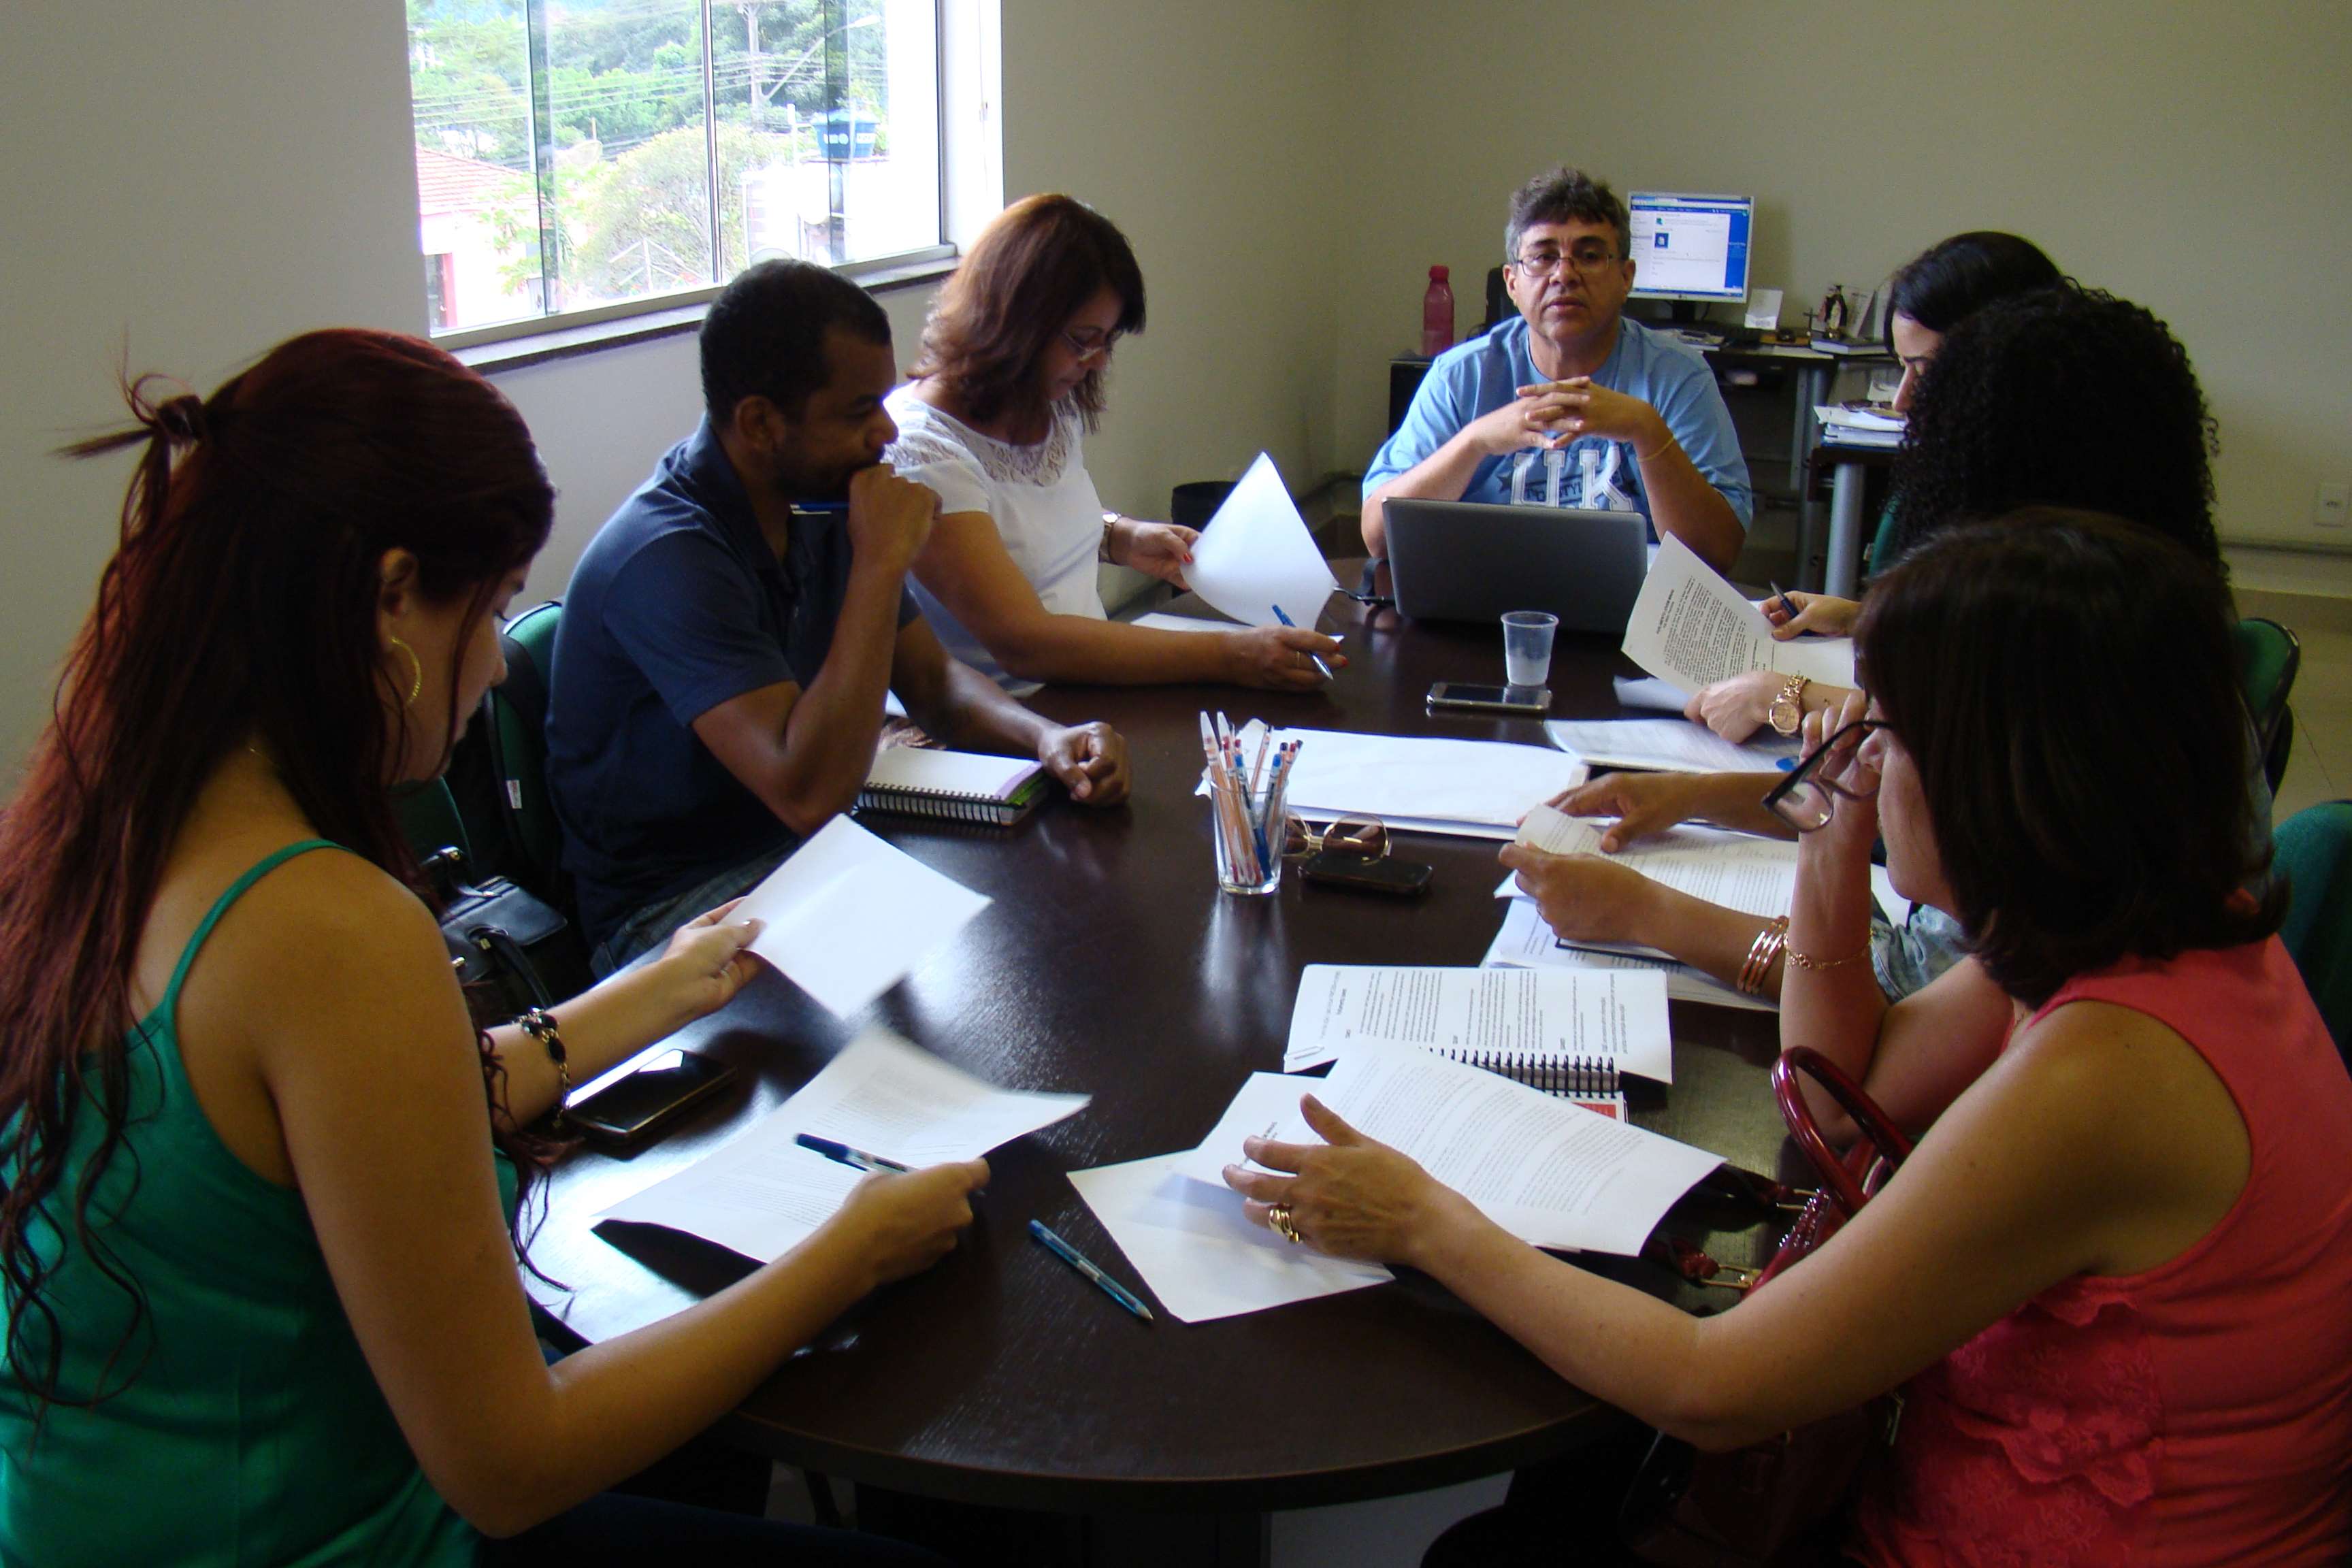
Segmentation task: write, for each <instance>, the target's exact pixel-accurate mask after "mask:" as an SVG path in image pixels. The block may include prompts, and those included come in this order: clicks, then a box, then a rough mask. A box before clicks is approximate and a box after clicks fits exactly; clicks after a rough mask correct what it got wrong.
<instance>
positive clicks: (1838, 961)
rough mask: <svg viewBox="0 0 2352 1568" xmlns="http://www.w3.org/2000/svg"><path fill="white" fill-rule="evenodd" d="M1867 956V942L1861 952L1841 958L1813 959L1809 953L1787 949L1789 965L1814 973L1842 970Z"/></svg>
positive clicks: (1868, 945) (1868, 952) (1850, 953)
mask: <svg viewBox="0 0 2352 1568" xmlns="http://www.w3.org/2000/svg"><path fill="white" fill-rule="evenodd" d="M1869 956H1870V944H1869V943H1868V942H1864V943H1863V944H1862V951H1861V952H1849V953H1847V954H1846V955H1845V956H1844V957H1843V958H1815V957H1814V956H1813V955H1812V954H1811V953H1810V952H1798V951H1797V950H1796V949H1795V948H1793V947H1792V948H1790V949H1789V962H1790V963H1793V964H1795V965H1796V966H1797V967H1798V968H1800V969H1811V970H1815V971H1819V970H1823V969H1843V968H1844V967H1845V966H1846V965H1847V964H1849V963H1861V962H1862V961H1863V960H1864V959H1865V958H1868V957H1869Z"/></svg>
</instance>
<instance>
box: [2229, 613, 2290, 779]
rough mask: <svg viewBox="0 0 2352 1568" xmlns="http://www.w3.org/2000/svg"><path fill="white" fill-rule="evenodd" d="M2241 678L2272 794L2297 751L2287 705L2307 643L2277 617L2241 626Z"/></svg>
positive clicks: (2248, 621)
mask: <svg viewBox="0 0 2352 1568" xmlns="http://www.w3.org/2000/svg"><path fill="white" fill-rule="evenodd" d="M2237 637H2238V676H2239V679H2240V680H2242V682H2243V683H2244V685H2243V689H2244V691H2245V694H2246V711H2247V712H2249V713H2251V714H2252V715H2253V720H2254V739H2255V741H2256V742H2258V743H2259V744H2260V746H2261V749H2262V757H2263V777H2265V778H2267V779H2269V780H2270V784H2271V793H2272V794H2273V795H2275V794H2277V793H2278V786H2279V781H2280V780H2281V779H2283V778H2284V777H2285V776H2286V763H2287V755H2288V753H2289V752H2292V751H2293V750H2294V711H2293V710H2291V709H2289V708H2288V707H2287V705H2286V700H2287V696H2288V694H2289V693H2290V692H2292V691H2294V678H2295V675H2296V672H2297V671H2299V670H2300V669H2302V668H2303V645H2302V644H2301V643H2299V642H2297V641H2296V640H2295V637H2294V633H2293V632H2291V631H2289V630H2287V629H2286V628H2285V627H2284V626H2281V625H2279V624H2278V623H2277V622H2276V621H2273V620H2265V619H2263V618H2262V617H2261V616H2250V617H2248V618H2247V619H2245V620H2242V621H2240V622H2239V623H2238V626H2237Z"/></svg>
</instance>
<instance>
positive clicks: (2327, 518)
mask: <svg viewBox="0 0 2352 1568" xmlns="http://www.w3.org/2000/svg"><path fill="white" fill-rule="evenodd" d="M2348 506H2352V485H2347V484H2346V483H2345V482H2344V481H2343V480H2341V479H2338V480H2337V481H2336V482H2335V483H2334V484H2328V485H2322V486H2320V487H2319V489H2318V491H2317V492H2316V493H2315V494H2314V495H2313V497H2312V498H2311V524H2312V526H2313V527H2314V528H2342V527H2343V526H2344V524H2345V521H2346V517H2345V512H2346V510H2347V507H2348Z"/></svg>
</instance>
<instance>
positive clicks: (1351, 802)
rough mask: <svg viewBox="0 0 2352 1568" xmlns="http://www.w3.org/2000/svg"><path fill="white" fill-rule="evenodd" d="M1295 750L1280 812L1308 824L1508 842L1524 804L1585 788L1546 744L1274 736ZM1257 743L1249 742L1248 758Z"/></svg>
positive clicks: (1578, 770)
mask: <svg viewBox="0 0 2352 1568" xmlns="http://www.w3.org/2000/svg"><path fill="white" fill-rule="evenodd" d="M1274 738H1275V741H1276V743H1279V742H1284V741H1291V740H1296V741H1297V742H1300V745H1299V748H1298V762H1297V765H1296V766H1295V767H1294V768H1293V769H1292V772H1291V776H1290V784H1289V790H1288V795H1287V798H1286V804H1287V805H1288V807H1289V809H1290V810H1291V811H1293V812H1295V813H1297V814H1298V815H1300V816H1306V817H1308V818H1310V819H1314V820H1321V819H1323V818H1327V817H1333V816H1345V815H1349V814H1355V815H1358V816H1361V815H1363V814H1366V813H1369V814H1370V815H1371V816H1377V817H1380V818H1381V820H1382V821H1384V822H1386V823H1388V824H1389V825H1390V826H1391V827H1396V828H1401V829H1403V830H1405V831H1407V832H1416V831H1417V832H1425V833H1453V834H1460V835H1464V836H1466V837H1475V838H1508V837H1510V836H1511V835H1512V833H1513V832H1515V831H1516V830H1517V826H1518V821H1519V818H1520V817H1521V816H1525V815H1526V813H1527V810H1528V807H1529V806H1532V805H1540V804H1542V803H1543V802H1544V801H1546V800H1549V799H1550V798H1551V797H1552V796H1553V795H1558V794H1559V793H1560V792H1561V791H1562V790H1570V789H1574V788H1575V787H1576V786H1577V785H1578V784H1582V783H1583V782H1584V779H1585V767H1584V764H1583V763H1582V762H1580V761H1579V760H1578V759H1577V758H1575V757H1572V756H1570V755H1568V754H1566V753H1564V752H1559V751H1555V750H1554V749H1552V748H1551V747H1549V746H1523V745H1517V744H1514V743H1512V742H1506V741H1454V740H1446V739H1443V738H1439V737H1433V736H1423V735H1413V736H1405V735H1360V734H1353V733H1350V732H1349V731H1340V730H1280V731H1276V732H1275V737H1274ZM1251 745H1254V742H1250V741H1248V740H1247V738H1246V737H1245V745H1244V755H1247V754H1249V748H1250V746H1251Z"/></svg>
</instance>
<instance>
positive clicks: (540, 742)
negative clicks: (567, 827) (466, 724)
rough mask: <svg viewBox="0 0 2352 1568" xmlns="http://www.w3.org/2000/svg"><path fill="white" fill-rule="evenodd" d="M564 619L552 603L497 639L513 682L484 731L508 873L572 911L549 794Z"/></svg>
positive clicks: (492, 706) (495, 692)
mask: <svg viewBox="0 0 2352 1568" xmlns="http://www.w3.org/2000/svg"><path fill="white" fill-rule="evenodd" d="M562 613H563V602H562V600H561V599H550V600H549V601H548V602H547V603H545V604H543V605H532V606H531V607H530V609H528V610H525V611H523V612H522V614H520V615H519V616H515V617H514V618H513V619H512V620H509V622H507V626H506V630H505V632H504V633H503V634H501V636H500V637H499V646H500V647H501V649H502V650H503V651H504V653H505V654H506V660H507V678H506V679H505V680H504V681H503V682H501V683H500V684H499V686H497V687H496V688H494V689H492V690H491V692H490V697H489V702H488V708H489V714H488V718H489V722H488V724H487V725H486V726H485V727H484V728H485V730H486V732H487V736H488V741H489V748H490V759H491V765H492V769H493V771H494V773H495V775H496V777H497V781H498V787H499V802H498V805H499V816H500V821H501V827H502V830H503V832H504V834H505V838H506V846H507V848H508V850H509V858H508V859H507V863H506V867H505V869H506V873H507V875H508V876H509V877H511V878H513V879H514V880H516V881H517V882H520V883H521V884H522V885H523V886H524V887H526V888H529V889H530V890H531V891H532V892H534V893H537V894H538V895H539V896H540V897H541V898H542V899H545V900H547V901H548V902H549V903H551V904H553V905H555V907H556V908H558V909H561V910H567V911H568V910H571V909H572V887H571V881H570V879H568V878H567V877H565V876H564V874H563V864H562V862H563V831H562V827H561V826H558V824H557V822H556V820H555V806H554V804H553V803H552V802H551V800H550V799H549V798H548V794H547V691H548V688H547V678H548V672H549V670H550V668H551V667H552V665H553V663H554V653H555V628H556V625H557V623H558V621H559V620H560V619H561V618H562Z"/></svg>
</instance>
